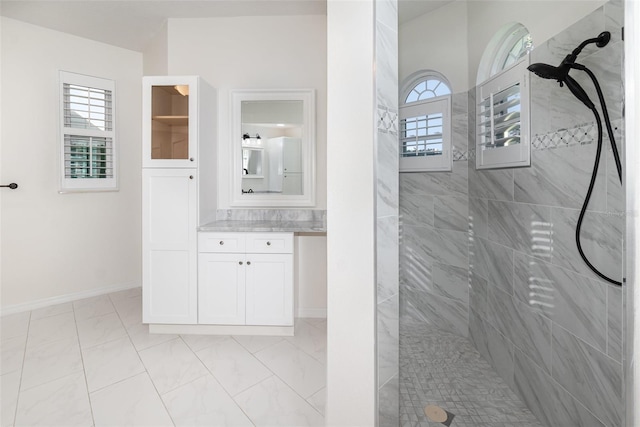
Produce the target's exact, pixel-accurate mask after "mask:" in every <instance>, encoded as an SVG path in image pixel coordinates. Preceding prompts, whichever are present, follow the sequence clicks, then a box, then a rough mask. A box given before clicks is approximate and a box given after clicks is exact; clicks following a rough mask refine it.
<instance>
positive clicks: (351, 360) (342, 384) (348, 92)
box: [325, 0, 377, 426]
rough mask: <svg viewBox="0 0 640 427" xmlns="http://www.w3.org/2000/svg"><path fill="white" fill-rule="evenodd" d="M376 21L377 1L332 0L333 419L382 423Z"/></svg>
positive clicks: (333, 422)
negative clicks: (378, 362) (378, 337)
mask: <svg viewBox="0 0 640 427" xmlns="http://www.w3.org/2000/svg"><path fill="white" fill-rule="evenodd" d="M374 26H375V17H374V2H373V1H360V0H355V1H344V0H329V2H328V5H327V41H328V58H327V70H328V79H327V82H328V83H327V88H328V100H329V103H328V110H327V111H328V117H327V118H328V129H327V131H328V135H327V141H328V144H327V160H328V174H327V188H328V190H329V191H328V197H327V208H328V215H329V218H328V230H327V258H328V272H327V279H328V314H327V320H328V322H327V325H328V334H327V392H328V393H327V407H326V416H325V419H326V424H327V425H328V426H374V425H376V414H377V408H376V391H377V377H376V330H375V329H376V314H375V313H376V281H375V228H376V222H375V217H376V212H375V203H376V192H375V182H376V177H375V174H374V165H375V159H374V144H373V142H374V138H375V134H374V130H375V129H376V123H375V120H374V117H375V109H376V98H375V79H374V67H373V65H374V62H375V61H374V60H375V57H374V40H375V39H374ZM354 159H357V160H358V163H357V165H358V166H357V173H354ZM347 182H348V183H349V185H345V183H347Z"/></svg>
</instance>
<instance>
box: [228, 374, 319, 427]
mask: <svg viewBox="0 0 640 427" xmlns="http://www.w3.org/2000/svg"><path fill="white" fill-rule="evenodd" d="M235 401H236V402H237V403H238V405H240V408H242V410H243V411H244V412H245V413H246V414H247V415H248V416H249V418H250V419H251V421H252V422H253V423H254V424H255V425H256V426H257V427H260V426H296V427H304V426H322V425H324V418H323V416H322V415H320V413H319V412H318V411H317V410H316V409H314V408H313V407H312V406H311V405H310V404H309V403H307V402H306V401H305V400H304V399H302V398H301V397H300V396H299V395H298V394H297V393H296V392H294V391H293V390H292V389H291V388H289V386H287V385H286V384H285V383H284V382H282V381H281V380H280V379H279V378H278V377H275V376H272V377H270V378H267V379H266V380H264V381H262V382H260V383H259V384H256V385H254V386H253V387H251V388H250V389H248V390H246V391H244V392H242V393H240V394H239V395H237V396H236V397H235Z"/></svg>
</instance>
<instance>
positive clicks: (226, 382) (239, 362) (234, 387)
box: [196, 338, 273, 396]
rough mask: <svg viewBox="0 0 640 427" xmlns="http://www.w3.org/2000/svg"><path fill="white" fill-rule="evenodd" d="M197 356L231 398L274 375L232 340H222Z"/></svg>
mask: <svg viewBox="0 0 640 427" xmlns="http://www.w3.org/2000/svg"><path fill="white" fill-rule="evenodd" d="M196 354H197V356H198V357H199V358H200V360H201V361H202V362H203V363H204V364H205V366H206V367H207V368H208V369H209V371H210V372H211V373H212V374H213V376H214V377H215V378H216V379H217V380H218V381H219V382H220V384H221V385H222V387H224V389H225V390H226V391H227V392H228V393H229V394H230V395H231V396H235V395H236V394H238V393H240V392H242V391H243V390H246V389H248V388H249V387H251V386H253V385H255V384H257V383H259V382H260V381H262V380H264V379H265V378H268V377H270V376H271V375H273V374H272V372H271V371H269V369H267V368H266V367H265V366H264V365H263V364H262V363H261V362H259V361H258V359H256V358H255V357H254V356H253V355H252V354H251V353H249V352H248V351H247V350H245V348H244V347H242V346H241V345H240V344H238V343H237V342H236V341H234V340H233V339H232V338H227V339H224V340H221V341H219V342H217V343H215V344H214V345H213V346H210V347H207V348H205V349H204V350H200V351H199V352H197V353H196Z"/></svg>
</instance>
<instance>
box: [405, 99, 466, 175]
mask: <svg viewBox="0 0 640 427" xmlns="http://www.w3.org/2000/svg"><path fill="white" fill-rule="evenodd" d="M438 113H441V114H442V154H441V155H438V156H415V157H403V156H402V139H403V132H402V122H403V120H405V119H407V118H411V117H420V116H425V115H431V114H438ZM400 123H401V125H400V138H399V140H400V145H399V150H400V172H448V171H451V170H452V168H453V153H452V151H453V150H452V141H451V95H445V96H440V97H437V98H430V99H428V100H425V101H416V102H412V103H409V104H405V105H403V106H401V107H400Z"/></svg>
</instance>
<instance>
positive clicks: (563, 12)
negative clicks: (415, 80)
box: [399, 0, 606, 92]
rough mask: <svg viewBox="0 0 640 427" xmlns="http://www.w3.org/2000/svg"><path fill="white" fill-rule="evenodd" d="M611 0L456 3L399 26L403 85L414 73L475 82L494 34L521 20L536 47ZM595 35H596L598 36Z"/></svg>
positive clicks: (456, 84) (458, 88) (462, 87)
mask: <svg viewBox="0 0 640 427" xmlns="http://www.w3.org/2000/svg"><path fill="white" fill-rule="evenodd" d="M604 3H606V1H604V0H595V1H589V0H586V1H583V0H575V1H572V0H571V1H566V0H565V1H553V2H551V1H537V0H522V1H500V0H497V1H496V0H487V1H468V2H466V1H456V2H453V3H450V4H448V5H446V6H443V7H441V8H438V9H436V10H435V11H433V12H430V13H427V14H425V15H422V16H419V17H416V18H415V19H413V20H411V21H408V22H406V23H404V24H401V25H400V28H399V45H400V57H399V60H400V64H399V65H400V68H399V72H400V83H401V84H402V82H404V80H405V79H406V78H407V77H408V76H410V75H411V74H412V73H414V72H416V71H419V70H423V69H432V70H436V71H439V72H440V73H442V74H444V75H445V76H446V77H447V79H449V81H450V82H451V85H452V86H453V87H452V90H453V91H454V92H464V91H467V90H468V89H470V88H472V87H474V86H475V85H476V75H477V73H478V66H479V64H480V59H481V58H482V54H483V53H484V50H485V48H486V47H487V45H488V44H489V41H490V40H491V38H492V37H493V35H494V34H495V33H496V32H497V31H498V30H499V29H500V28H502V27H503V26H504V25H506V24H508V23H511V22H520V23H522V24H523V25H524V26H525V27H527V28H528V29H529V31H530V32H531V35H532V37H533V43H534V47H535V46H536V45H537V44H541V43H543V42H545V41H547V40H548V39H550V38H551V37H553V36H554V35H556V34H558V33H560V32H561V31H562V30H564V29H565V28H567V27H568V26H570V25H572V24H574V23H576V22H577V21H579V20H580V19H582V18H583V17H585V16H586V15H588V14H589V13H591V12H593V11H594V10H596V9H597V8H598V7H600V6H602V5H603V4H604ZM594 37H595V35H594Z"/></svg>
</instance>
